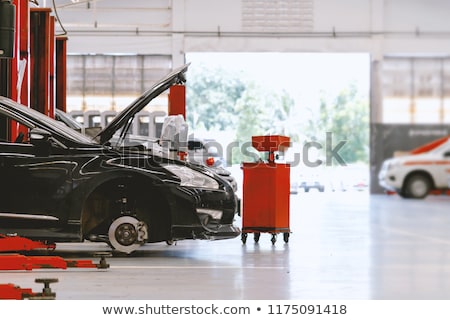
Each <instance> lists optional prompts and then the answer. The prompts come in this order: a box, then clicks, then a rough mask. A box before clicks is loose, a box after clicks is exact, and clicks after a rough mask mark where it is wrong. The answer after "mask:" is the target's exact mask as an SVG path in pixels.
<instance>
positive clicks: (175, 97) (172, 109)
mask: <svg viewBox="0 0 450 320" xmlns="http://www.w3.org/2000/svg"><path fill="white" fill-rule="evenodd" d="M168 113H169V116H176V115H179V114H181V115H182V116H183V118H184V119H185V120H186V87H185V86H184V85H173V86H171V87H170V89H169V110H168Z"/></svg>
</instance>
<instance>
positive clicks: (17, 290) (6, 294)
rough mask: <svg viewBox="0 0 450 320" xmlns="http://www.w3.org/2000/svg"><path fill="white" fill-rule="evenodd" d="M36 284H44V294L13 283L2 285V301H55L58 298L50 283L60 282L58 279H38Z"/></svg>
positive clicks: (0, 285)
mask: <svg viewBox="0 0 450 320" xmlns="http://www.w3.org/2000/svg"><path fill="white" fill-rule="evenodd" d="M35 282H36V283H43V284H44V288H43V289H42V292H33V291H32V290H31V289H29V288H21V287H18V286H16V285H14V284H12V283H8V284H0V299H8V300H24V299H30V300H31V299H33V300H38V299H39V300H40V299H43V300H44V299H45V300H53V299H55V297H56V293H54V292H53V291H52V289H51V288H50V283H54V282H58V279H47V278H38V279H36V280H35Z"/></svg>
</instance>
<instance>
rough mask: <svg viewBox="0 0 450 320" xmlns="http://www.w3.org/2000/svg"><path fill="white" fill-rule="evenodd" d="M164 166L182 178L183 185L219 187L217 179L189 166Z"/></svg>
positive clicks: (206, 187)
mask: <svg viewBox="0 0 450 320" xmlns="http://www.w3.org/2000/svg"><path fill="white" fill-rule="evenodd" d="M164 168H166V169H167V170H169V171H170V172H172V173H173V174H174V175H176V176H177V177H178V178H180V180H181V181H180V185H181V186H184V187H194V188H204V189H216V190H217V189H219V183H218V182H217V181H216V180H215V179H213V178H211V177H209V176H207V175H206V174H203V173H201V172H198V171H195V170H193V169H191V168H189V167H185V166H178V165H175V164H168V165H165V166H164Z"/></svg>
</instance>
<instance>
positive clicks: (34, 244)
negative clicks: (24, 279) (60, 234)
mask: <svg viewBox="0 0 450 320" xmlns="http://www.w3.org/2000/svg"><path fill="white" fill-rule="evenodd" d="M55 248H56V246H55V244H54V243H45V242H41V241H34V240H30V239H27V238H24V237H20V236H17V235H2V234H0V270H33V269H44V268H47V269H48V268H53V269H67V268H97V269H107V268H109V264H108V263H107V262H106V257H108V256H111V254H110V253H109V252H106V253H104V252H99V253H96V254H94V256H98V257H100V262H99V263H93V262H92V261H91V260H66V259H63V258H61V257H58V256H27V255H22V254H18V252H23V251H28V252H29V251H32V250H36V249H46V250H55ZM0 295H1V293H0Z"/></svg>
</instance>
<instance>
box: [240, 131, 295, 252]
mask: <svg viewBox="0 0 450 320" xmlns="http://www.w3.org/2000/svg"><path fill="white" fill-rule="evenodd" d="M289 143H290V140H289V137H285V136H279V135H275V136H253V137H252V146H253V147H254V148H255V149H256V150H258V151H260V152H268V160H267V161H260V162H245V163H243V164H242V169H243V173H244V183H243V199H242V201H243V212H242V235H241V240H242V242H243V243H244V244H245V243H246V241H247V234H248V233H254V240H255V242H258V241H259V238H260V234H261V233H263V232H267V233H270V234H272V239H271V241H272V244H275V242H276V239H277V234H278V233H283V239H284V241H285V242H286V243H287V242H288V241H289V235H290V233H291V230H290V227H289V205H290V202H289V197H290V166H289V164H286V163H277V162H275V158H276V156H275V152H277V151H280V150H283V149H286V148H288V147H289Z"/></svg>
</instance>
